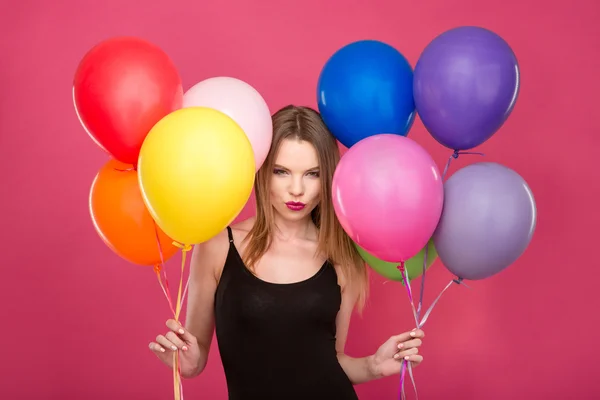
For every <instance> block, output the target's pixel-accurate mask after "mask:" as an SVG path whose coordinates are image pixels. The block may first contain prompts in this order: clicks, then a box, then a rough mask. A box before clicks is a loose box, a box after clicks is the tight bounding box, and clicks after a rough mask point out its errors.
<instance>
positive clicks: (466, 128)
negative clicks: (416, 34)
mask: <svg viewBox="0 0 600 400" xmlns="http://www.w3.org/2000/svg"><path fill="white" fill-rule="evenodd" d="M413 84H414V87H413V92H414V97H415V105H416V109H417V112H418V113H419V116H420V117H421V120H422V121H423V124H424V125H425V127H426V128H427V130H428V131H429V133H430V134H431V135H432V136H433V137H434V138H435V139H436V140H437V141H438V142H439V143H441V144H442V145H444V146H446V147H448V148H450V149H452V150H466V149H471V148H473V147H476V146H478V145H480V144H482V143H483V142H485V141H486V140H488V139H489V138H490V137H491V136H492V135H493V134H494V133H496V131H497V130H498V129H499V128H500V127H501V126H502V125H503V124H504V122H505V121H506V119H507V118H508V116H509V115H510V113H511V112H512V110H513V107H514V105H515V101H516V100H517V96H518V93H519V66H518V63H517V59H516V57H515V54H514V53H513V51H512V50H511V48H510V46H509V45H508V44H507V43H506V42H505V41H504V40H503V39H502V38H501V37H500V36H498V35H497V34H495V33H494V32H491V31H489V30H487V29H484V28H478V27H474V26H465V27H459V28H455V29H451V30H449V31H446V32H444V33H442V34H441V35H439V36H438V37H436V38H435V39H434V40H433V41H432V42H431V43H430V44H429V45H428V46H427V47H426V48H425V50H424V51H423V53H422V54H421V56H420V58H419V60H418V62H417V65H416V66H415V71H414V81H413Z"/></svg>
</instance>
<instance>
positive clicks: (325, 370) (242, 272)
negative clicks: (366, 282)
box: [215, 227, 358, 400]
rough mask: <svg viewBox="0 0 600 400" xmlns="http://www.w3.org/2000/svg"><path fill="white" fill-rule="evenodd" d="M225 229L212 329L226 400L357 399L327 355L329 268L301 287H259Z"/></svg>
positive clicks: (335, 303)
mask: <svg viewBox="0 0 600 400" xmlns="http://www.w3.org/2000/svg"><path fill="white" fill-rule="evenodd" d="M227 231H228V234H229V252H228V254H227V260H226V261H225V265H224V267H223V272H222V274H221V279H220V281H219V285H218V287H217V290H216V293H215V326H216V335H217V342H218V345H219V352H220V353H221V360H222V362H223V368H224V371H225V376H226V378H227V389H228V392H229V399H230V400H271V399H273V400H275V399H276V400H296V399H298V400H356V399H358V397H357V395H356V392H355V391H354V387H353V386H352V383H351V382H350V380H349V379H348V377H347V375H346V374H345V372H344V370H343V369H342V367H341V366H340V364H339V362H338V359H337V355H336V350H335V335H336V325H335V320H336V316H337V313H338V311H339V309H340V304H341V291H340V287H339V286H338V282H337V274H336V271H335V268H334V267H333V265H331V263H329V262H325V263H324V264H323V266H322V267H321V269H320V270H319V272H317V273H316V274H315V275H314V276H312V277H311V278H308V279H306V280H304V281H301V282H297V283H289V284H276V283H270V282H266V281H263V280H261V279H260V278H258V277H256V276H255V275H253V274H252V273H251V272H250V271H249V270H248V268H246V266H245V265H244V263H243V261H242V258H241V257H240V254H239V253H238V251H237V249H236V247H235V245H234V243H233V236H232V234H231V228H229V227H228V228H227Z"/></svg>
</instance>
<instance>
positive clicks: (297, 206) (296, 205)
mask: <svg viewBox="0 0 600 400" xmlns="http://www.w3.org/2000/svg"><path fill="white" fill-rule="evenodd" d="M285 205H286V206H287V208H289V209H290V210H292V211H300V210H302V209H303V208H304V207H306V204H304V203H300V202H297V201H288V202H287V203H285Z"/></svg>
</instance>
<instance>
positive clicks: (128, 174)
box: [90, 159, 179, 266]
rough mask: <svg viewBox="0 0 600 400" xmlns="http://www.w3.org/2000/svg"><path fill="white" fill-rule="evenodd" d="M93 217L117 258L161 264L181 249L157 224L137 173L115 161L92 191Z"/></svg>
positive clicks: (107, 164)
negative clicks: (142, 191)
mask: <svg viewBox="0 0 600 400" xmlns="http://www.w3.org/2000/svg"><path fill="white" fill-rule="evenodd" d="M90 214H91V217H92V222H93V223H94V227H95V228H96V231H97V232H98V234H99V235H100V238H102V240H103V241H104V243H106V245H107V246H108V247H109V248H110V249H111V250H112V251H114V252H115V253H116V254H117V255H119V256H120V257H122V258H124V259H125V260H127V261H129V262H132V263H134V264H138V265H144V266H154V265H157V264H160V262H161V258H160V251H159V248H158V243H157V233H158V239H159V242H160V246H161V248H162V253H163V258H164V260H165V261H166V260H167V259H169V258H170V257H172V256H173V255H174V254H175V253H177V251H178V250H179V248H177V247H175V246H174V245H173V239H171V238H169V237H168V236H167V235H166V234H165V233H164V232H163V231H162V230H161V229H160V228H159V227H158V225H156V224H155V222H154V219H152V216H151V215H150V213H149V212H148V209H147V208H146V205H145V204H144V201H143V200H142V193H141V191H140V187H139V184H138V176H137V171H135V170H134V169H133V167H132V166H131V165H129V164H123V163H121V162H119V161H116V160H114V159H111V160H110V161H108V162H107V163H106V164H105V165H104V166H103V167H102V168H101V169H100V171H98V174H97V175H96V177H95V178H94V181H93V183H92V187H91V189H90Z"/></svg>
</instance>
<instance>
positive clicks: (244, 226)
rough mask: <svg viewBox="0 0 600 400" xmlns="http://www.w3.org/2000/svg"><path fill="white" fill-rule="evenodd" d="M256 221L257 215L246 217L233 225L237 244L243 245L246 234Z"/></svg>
mask: <svg viewBox="0 0 600 400" xmlns="http://www.w3.org/2000/svg"><path fill="white" fill-rule="evenodd" d="M255 221H256V218H255V217H250V218H248V219H245V220H243V221H241V222H239V223H237V224H235V225H232V226H231V230H232V233H233V241H234V242H235V243H236V246H238V247H239V246H241V245H242V242H243V241H244V239H246V236H248V233H249V232H250V230H251V229H252V227H253V226H254V222H255Z"/></svg>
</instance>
